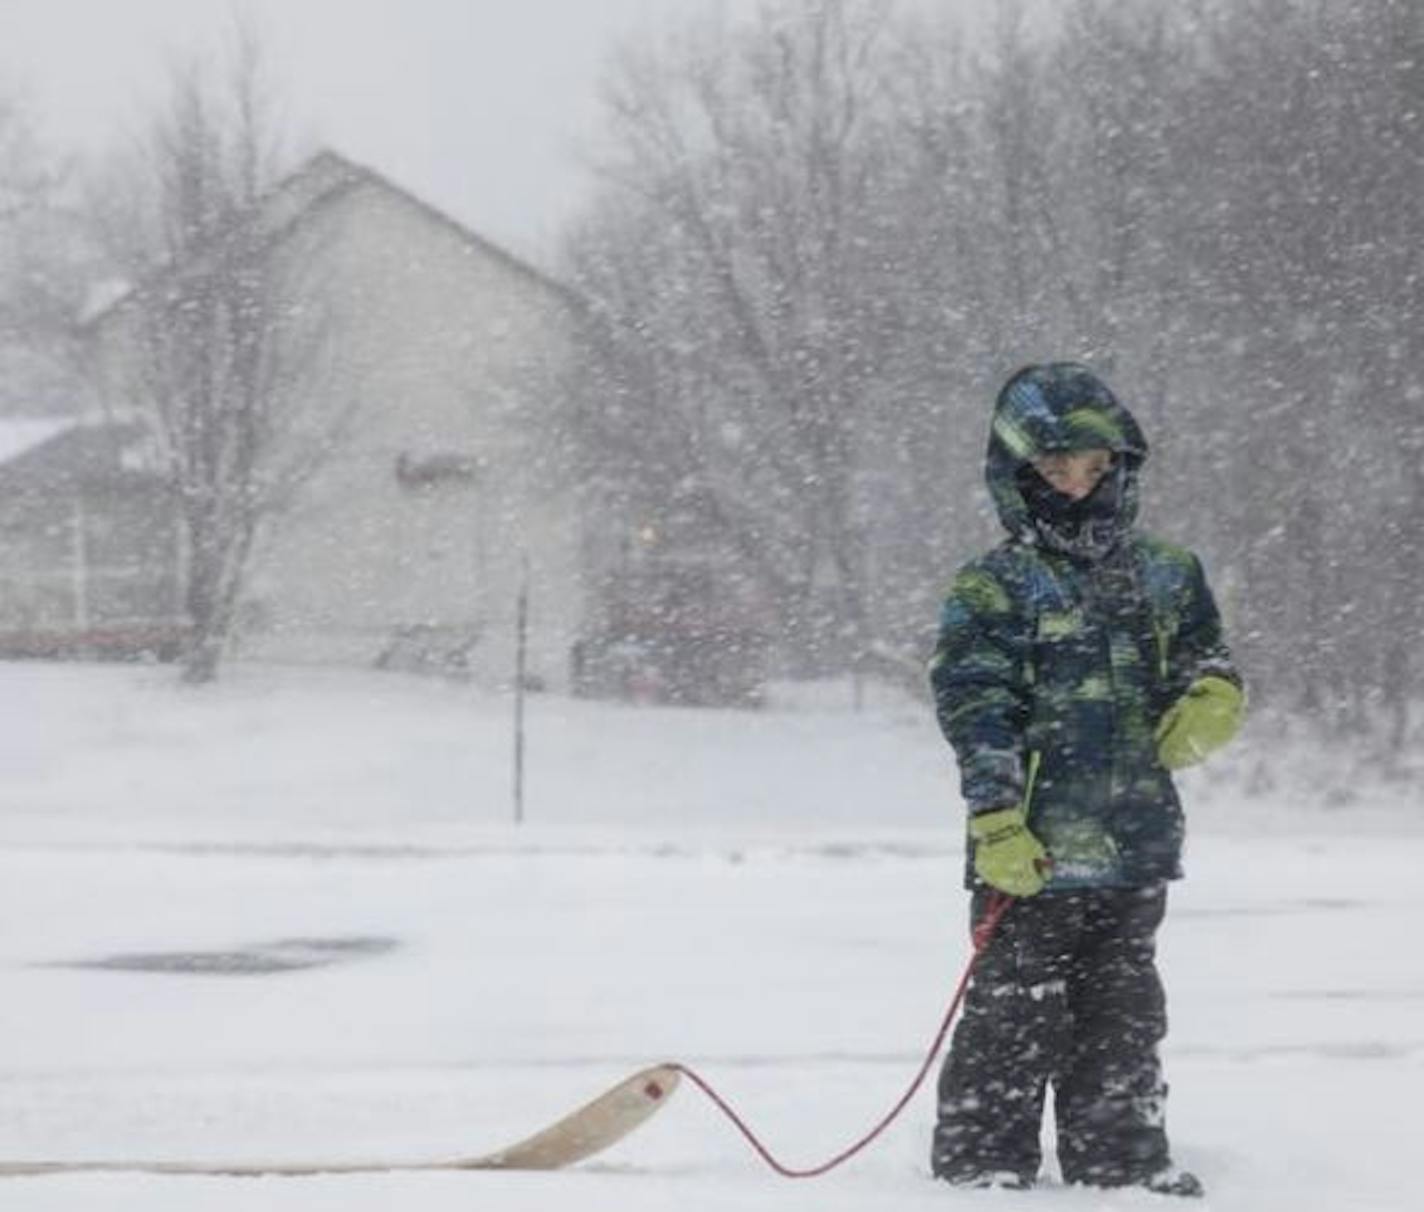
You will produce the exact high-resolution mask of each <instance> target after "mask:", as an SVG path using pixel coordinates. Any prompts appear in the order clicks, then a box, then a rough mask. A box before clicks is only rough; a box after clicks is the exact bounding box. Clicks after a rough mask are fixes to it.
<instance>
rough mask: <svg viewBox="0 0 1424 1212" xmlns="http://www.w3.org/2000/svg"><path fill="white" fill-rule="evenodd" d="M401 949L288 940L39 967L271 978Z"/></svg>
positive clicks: (387, 943)
mask: <svg viewBox="0 0 1424 1212" xmlns="http://www.w3.org/2000/svg"><path fill="white" fill-rule="evenodd" d="M399 946H400V942H399V941H398V940H397V939H393V938H376V937H360V936H355V937H349V938H288V939H278V940H276V941H275V942H268V943H254V944H252V945H251V946H244V947H235V948H233V949H231V950H227V951H137V952H128V953H123V954H119V955H106V956H102V957H100V958H98V959H86V960H62V961H59V962H57V963H52V964H42V965H38V966H39V967H48V968H98V969H103V970H107V971H112V972H158V973H166V974H176V975H179V976H268V975H270V974H272V973H274V972H299V971H303V970H305V969H308V968H324V967H326V966H328V965H330V964H337V963H342V962H344V961H347V960H352V959H360V958H362V957H365V956H374V955H384V954H386V953H387V952H389V951H394V950H395V949H396V948H397V947H399Z"/></svg>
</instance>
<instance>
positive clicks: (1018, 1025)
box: [930, 363, 1243, 1195]
mask: <svg viewBox="0 0 1424 1212" xmlns="http://www.w3.org/2000/svg"><path fill="white" fill-rule="evenodd" d="M1146 457H1147V444H1146V442H1145V441H1144V439H1143V436H1142V431H1141V430H1140V429H1139V428H1138V425H1137V422H1136V421H1135V420H1134V419H1133V418H1132V416H1131V414H1129V413H1128V411H1127V410H1126V409H1125V408H1123V407H1122V405H1121V404H1119V403H1118V401H1117V400H1116V398H1115V397H1114V396H1113V394H1112V392H1111V391H1109V389H1108V388H1107V386H1106V385H1105V384H1104V383H1102V382H1101V381H1100V380H1099V379H1098V378H1097V377H1096V376H1094V375H1093V374H1092V373H1091V372H1090V371H1088V370H1087V369H1085V368H1084V367H1082V366H1078V365H1076V364H1072V363H1054V364H1050V365H1043V366H1030V367H1027V368H1025V369H1024V370H1021V371H1020V372H1018V373H1017V374H1015V375H1014V376H1013V377H1012V378H1011V379H1010V380H1009V381H1008V383H1007V384H1006V385H1005V386H1004V388H1003V390H1002V391H1001V392H1000V393H999V397H998V400H997V402H996V405H995V409H994V417H993V422H992V429H991V435H990V439H989V450H988V459H987V469H986V474H987V479H988V483H989V489H990V492H991V494H992V496H993V500H994V502H995V505H996V506H997V509H998V512H999V516H1000V519H1001V520H1002V522H1003V524H1004V526H1005V527H1006V529H1007V530H1008V531H1009V534H1010V538H1009V539H1008V540H1007V541H1005V542H1003V543H1001V544H1000V545H999V546H998V547H996V548H994V549H993V550H992V551H990V552H988V553H987V554H986V555H984V556H982V557H980V558H979V559H977V560H975V561H973V562H971V563H970V564H969V565H967V566H966V567H965V568H964V569H962V570H961V571H960V573H959V574H958V576H957V577H956V578H955V580H954V582H953V584H952V586H951V587H950V590H949V593H948V596H947V598H946V600H945V602H944V607H943V611H942V614H941V620H940V631H939V641H938V644H937V646H936V649H935V653H934V657H933V660H932V661H931V665H930V679H931V684H932V686H933V690H934V698H935V707H936V712H937V715H938V719H939V723H940V727H941V729H942V731H943V732H944V735H945V737H946V738H947V739H948V740H949V742H950V744H951V745H952V746H953V747H954V750H955V754H956V756H957V758H958V762H959V767H960V773H961V779H962V789H963V795H964V799H965V802H966V804H967V805H968V808H969V825H968V831H969V839H970V869H969V872H968V875H967V882H968V886H969V887H970V888H971V889H973V898H972V902H971V915H972V918H973V920H974V921H976V922H978V921H981V920H983V918H984V916H985V914H986V912H987V911H988V908H989V906H990V904H991V902H992V898H994V897H1002V896H1005V895H1007V896H1011V897H1014V898H1017V899H1015V901H1014V902H1013V903H1012V904H1010V905H1009V907H1008V909H1007V911H1006V912H1005V913H1004V915H1003V916H1002V918H1001V919H999V924H998V926H997V929H996V930H995V932H994V934H993V936H992V938H991V940H990V942H989V945H988V947H987V949H986V950H985V952H984V954H983V955H982V956H981V957H980V961H979V967H978V969H977V972H976V975H975V979H974V982H973V985H972V986H971V988H970V992H969V995H968V998H967V1000H966V1004H965V1009H964V1017H963V1019H962V1020H961V1022H960V1024H959V1026H958V1028H957V1029H956V1031H955V1035H954V1040H953V1043H952V1046H951V1049H950V1053H949V1056H948V1057H947V1059H946V1061H945V1064H944V1068H943V1070H942V1072H941V1075H940V1087H939V1113H938V1121H937V1124H936V1127H935V1133H934V1142H933V1149H932V1158H931V1161H932V1166H933V1169H934V1173H935V1174H936V1175H937V1176H938V1177H940V1178H943V1179H945V1180H947V1181H949V1182H951V1183H955V1184H961V1185H967V1186H999V1185H1002V1186H1010V1187H1026V1186H1030V1185H1032V1183H1033V1182H1034V1181H1035V1179H1036V1177H1037V1175H1038V1169H1039V1162H1040V1148H1039V1126H1040V1121H1041V1119H1042V1114H1043V1102H1044V1095H1045V1089H1046V1087H1047V1085H1048V1084H1049V1083H1052V1085H1053V1088H1054V1112H1055V1116H1056V1121H1057V1128H1058V1159H1059V1164H1060V1166H1061V1169H1062V1173H1063V1178H1064V1180H1065V1181H1066V1182H1069V1183H1083V1184H1089V1185H1092V1186H1100V1187H1120V1186H1141V1187H1146V1188H1149V1189H1151V1190H1153V1191H1158V1192H1163V1193H1168V1194H1177V1195H1200V1194H1201V1193H1202V1187H1201V1183H1200V1182H1199V1181H1198V1180H1197V1179H1196V1178H1195V1177H1194V1176H1193V1175H1191V1174H1189V1173H1187V1172H1185V1171H1182V1170H1179V1169H1176V1168H1175V1167H1174V1166H1173V1165H1172V1160H1171V1155H1170V1152H1169V1149H1168V1144H1167V1135H1166V1129H1165V1124H1164V1110H1165V1100H1166V1094H1167V1087H1166V1084H1165V1082H1164V1081H1163V1078H1162V1071H1161V1065H1160V1063H1159V1060H1158V1055H1157V1047H1158V1043H1159V1042H1160V1041H1161V1039H1162V1038H1163V1036H1164V1035H1165V1034H1166V1012H1165V1001H1164V995H1163V990H1162V984H1161V981H1160V980H1159V978H1158V975H1157V969H1156V964H1155V935H1156V931H1157V927H1158V926H1159V925H1160V923H1161V921H1162V916H1163V913H1164V911H1165V908H1166V901H1167V891H1166V888H1167V881H1168V880H1172V879H1176V878H1178V877H1179V876H1180V875H1181V865H1180V860H1181V848H1182V835H1183V819H1182V810H1181V805H1180V803H1179V801H1178V799H1177V793H1176V790H1175V788H1174V786H1173V783H1172V775H1171V771H1173V770H1176V769H1179V768H1181V767H1183V766H1187V765H1190V764H1192V763H1194V762H1197V761H1200V760H1202V759H1203V758H1204V757H1206V756H1207V754H1209V753H1210V752H1212V751H1213V750H1214V749H1216V748H1218V747H1219V746H1221V745H1223V744H1225V743H1226V742H1227V741H1228V740H1230V739H1231V737H1232V736H1233V735H1234V734H1235V732H1236V731H1237V728H1238V727H1239V725H1240V721H1241V716H1242V711H1243V697H1242V691H1241V678H1240V675H1239V674H1238V673H1237V671H1236V668H1235V666H1234V665H1233V663H1232V660H1231V656H1230V653H1229V652H1228V651H1227V648H1226V646H1225V644H1224V642H1223V640H1222V634H1221V622H1220V617H1219V616H1218V614H1217V609H1216V605H1215V602H1214V601H1213V599H1212V595H1211V591H1210V589H1209V588H1208V587H1207V583H1206V579H1205V576H1204V574H1203V572H1202V567H1201V564H1200V562H1199V561H1198V560H1197V558H1196V557H1195V556H1193V555H1192V554H1191V553H1190V552H1188V551H1185V550H1183V549H1182V548H1179V547H1175V546H1172V545H1171V544H1168V543H1165V542H1162V541H1160V540H1158V539H1155V538H1151V537H1149V536H1147V535H1144V534H1141V533H1139V532H1138V531H1137V530H1136V529H1135V528H1134V522H1135V519H1136V515H1137V498H1138V485H1137V480H1138V472H1139V471H1140V469H1141V467H1142V464H1143V461H1144V460H1145V459H1146Z"/></svg>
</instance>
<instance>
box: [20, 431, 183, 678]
mask: <svg viewBox="0 0 1424 1212" xmlns="http://www.w3.org/2000/svg"><path fill="white" fill-rule="evenodd" d="M178 552H179V536H178V531H177V527H176V524H175V517H174V513H173V510H172V503H171V500H170V498H169V495H168V489H167V484H166V481H165V479H164V478H163V477H162V476H161V475H160V474H158V472H157V470H156V464H155V459H154V451H153V449H152V443H151V441H150V440H149V438H148V434H147V428H146V427H145V426H143V425H141V424H138V423H135V422H132V421H128V422H125V421H119V420H115V419H112V418H104V417H89V418H82V419H81V418H72V417H69V418H66V417H41V418H18V419H17V418H8V419H5V420H0V655H3V656H20V657H54V656H86V657H97V658H106V657H107V658H132V657H136V656H150V655H151V656H156V657H169V656H172V655H174V654H175V653H176V651H177V649H178V646H179V643H180V641H181V637H182V623H181V598H180V596H179V584H178V580H177V569H178V565H179V560H178Z"/></svg>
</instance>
